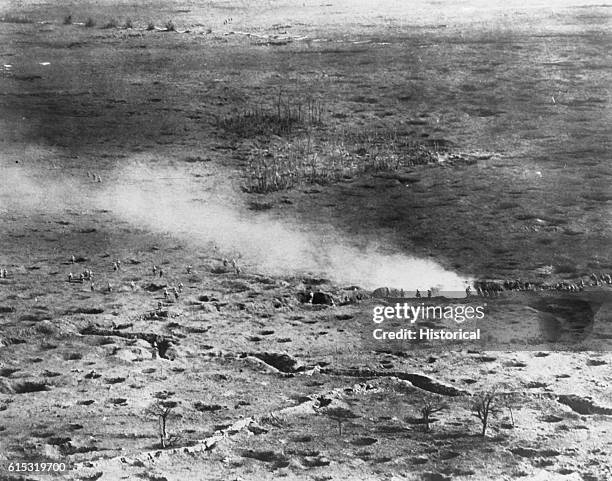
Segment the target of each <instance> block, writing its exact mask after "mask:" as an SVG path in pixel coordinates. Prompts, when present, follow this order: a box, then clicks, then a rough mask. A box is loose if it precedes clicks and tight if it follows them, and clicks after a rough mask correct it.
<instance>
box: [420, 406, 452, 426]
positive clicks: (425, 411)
mask: <svg viewBox="0 0 612 481" xmlns="http://www.w3.org/2000/svg"><path fill="white" fill-rule="evenodd" d="M447 408H448V405H446V404H444V403H442V402H440V400H439V399H426V400H425V401H424V403H423V405H422V406H421V416H422V419H423V424H424V427H425V432H429V431H430V424H431V423H432V422H433V421H435V420H433V419H432V418H431V415H432V414H435V413H437V412H440V411H443V410H445V409H447Z"/></svg>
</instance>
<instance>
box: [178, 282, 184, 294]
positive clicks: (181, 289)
mask: <svg viewBox="0 0 612 481" xmlns="http://www.w3.org/2000/svg"><path fill="white" fill-rule="evenodd" d="M178 290H179V292H183V283H182V282H179V285H178Z"/></svg>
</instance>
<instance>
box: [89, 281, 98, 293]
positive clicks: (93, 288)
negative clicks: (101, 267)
mask: <svg viewBox="0 0 612 481" xmlns="http://www.w3.org/2000/svg"><path fill="white" fill-rule="evenodd" d="M89 290H91V292H93V291H95V290H96V286H94V283H93V281H91V284H90V285H89Z"/></svg>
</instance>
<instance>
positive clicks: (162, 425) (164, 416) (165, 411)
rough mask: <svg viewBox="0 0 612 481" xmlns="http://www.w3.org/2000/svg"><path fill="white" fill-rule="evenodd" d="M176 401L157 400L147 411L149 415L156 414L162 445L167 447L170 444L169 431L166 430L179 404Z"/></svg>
mask: <svg viewBox="0 0 612 481" xmlns="http://www.w3.org/2000/svg"><path fill="white" fill-rule="evenodd" d="M177 404H178V403H177V402H176V401H155V402H154V403H153V404H151V405H150V406H149V407H148V408H147V409H146V411H145V414H147V415H148V416H154V417H156V418H157V421H158V423H159V438H160V445H161V447H162V448H165V447H166V446H167V445H168V432H167V430H166V426H167V422H168V418H169V417H170V414H171V413H172V410H173V409H174V408H175V407H176V406H177Z"/></svg>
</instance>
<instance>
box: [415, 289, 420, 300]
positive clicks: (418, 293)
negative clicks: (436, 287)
mask: <svg viewBox="0 0 612 481" xmlns="http://www.w3.org/2000/svg"><path fill="white" fill-rule="evenodd" d="M415 297H416V298H417V299H420V298H421V291H419V290H418V289H417V291H416V294H415Z"/></svg>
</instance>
